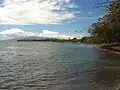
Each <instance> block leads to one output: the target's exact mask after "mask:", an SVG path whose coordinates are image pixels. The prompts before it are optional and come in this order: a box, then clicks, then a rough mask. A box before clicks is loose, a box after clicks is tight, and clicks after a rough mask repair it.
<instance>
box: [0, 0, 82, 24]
mask: <svg viewBox="0 0 120 90" xmlns="http://www.w3.org/2000/svg"><path fill="white" fill-rule="evenodd" d="M73 1H74V0H2V1H1V2H0V24H60V23H65V22H66V23H67V22H70V21H71V20H73V19H74V20H75V19H77V15H76V14H78V13H80V12H78V11H74V10H72V9H74V8H77V5H76V4H75V2H73Z"/></svg>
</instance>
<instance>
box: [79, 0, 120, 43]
mask: <svg viewBox="0 0 120 90" xmlns="http://www.w3.org/2000/svg"><path fill="white" fill-rule="evenodd" d="M95 7H97V8H101V7H102V8H104V9H106V13H105V15H103V16H101V17H100V18H99V19H98V22H96V23H93V24H92V25H91V27H90V28H89V30H88V31H89V33H90V34H91V36H90V37H83V38H82V39H81V41H82V42H83V43H92V44H102V43H107V44H108V43H119V42H120V0H108V1H106V0H105V2H98V3H97V4H96V5H95Z"/></svg>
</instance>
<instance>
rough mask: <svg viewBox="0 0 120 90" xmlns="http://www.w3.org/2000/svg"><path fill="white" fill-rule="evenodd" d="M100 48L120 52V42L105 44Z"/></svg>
mask: <svg viewBox="0 0 120 90" xmlns="http://www.w3.org/2000/svg"><path fill="white" fill-rule="evenodd" d="M100 48H101V49H103V50H105V51H109V52H112V53H116V54H120V43H112V44H103V45H100Z"/></svg>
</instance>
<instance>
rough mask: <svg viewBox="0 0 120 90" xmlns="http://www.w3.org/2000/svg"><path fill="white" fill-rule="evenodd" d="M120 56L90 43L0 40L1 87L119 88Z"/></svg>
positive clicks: (36, 89)
mask: <svg viewBox="0 0 120 90" xmlns="http://www.w3.org/2000/svg"><path fill="white" fill-rule="evenodd" d="M119 86H120V55H117V54H114V53H111V52H107V51H103V50H100V49H98V48H95V47H92V46H89V45H75V44H64V43H52V42H0V90H4V89H5V90H118V88H119Z"/></svg>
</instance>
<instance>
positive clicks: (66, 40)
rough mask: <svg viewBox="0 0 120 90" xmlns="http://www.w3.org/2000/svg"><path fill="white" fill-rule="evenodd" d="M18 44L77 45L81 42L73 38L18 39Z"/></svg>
mask: <svg viewBox="0 0 120 90" xmlns="http://www.w3.org/2000/svg"><path fill="white" fill-rule="evenodd" d="M17 41H18V42H21V41H22V42H31V41H36V42H61V43H79V42H81V39H77V38H73V39H57V38H42V39H40V38H39V39H36V38H30V39H19V40H17Z"/></svg>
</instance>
